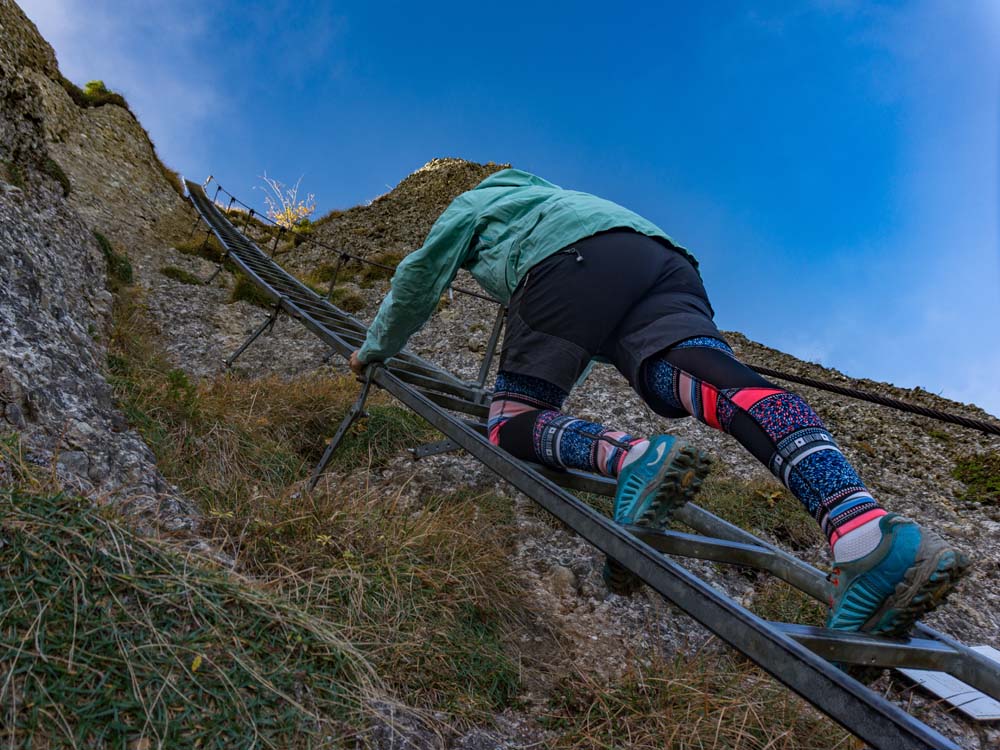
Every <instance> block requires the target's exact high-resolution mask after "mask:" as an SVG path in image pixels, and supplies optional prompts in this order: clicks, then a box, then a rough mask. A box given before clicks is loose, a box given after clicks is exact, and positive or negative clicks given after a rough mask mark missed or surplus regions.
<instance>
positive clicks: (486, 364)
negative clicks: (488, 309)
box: [476, 305, 507, 403]
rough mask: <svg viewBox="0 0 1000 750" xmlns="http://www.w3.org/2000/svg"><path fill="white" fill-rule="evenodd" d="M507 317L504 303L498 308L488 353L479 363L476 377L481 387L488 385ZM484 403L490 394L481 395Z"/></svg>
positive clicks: (488, 344) (487, 348) (487, 346)
mask: <svg viewBox="0 0 1000 750" xmlns="http://www.w3.org/2000/svg"><path fill="white" fill-rule="evenodd" d="M506 317H507V308H506V307H505V306H503V305H501V306H500V308H499V309H498V310H497V316H496V318H495V319H494V320H493V330H492V331H490V340H489V343H487V344H486V355H485V356H484V357H483V362H482V364H480V365H479V377H478V378H476V383H477V384H478V385H479V387H480V388H484V387H485V386H486V378H487V377H488V376H489V374H490V365H492V364H493V357H495V356H496V350H497V342H498V341H499V340H500V334H501V332H502V331H503V324H504V319H505V318H506ZM480 398H481V401H482V403H486V401H487V400H488V394H486V393H483V394H482V395H481V396H480Z"/></svg>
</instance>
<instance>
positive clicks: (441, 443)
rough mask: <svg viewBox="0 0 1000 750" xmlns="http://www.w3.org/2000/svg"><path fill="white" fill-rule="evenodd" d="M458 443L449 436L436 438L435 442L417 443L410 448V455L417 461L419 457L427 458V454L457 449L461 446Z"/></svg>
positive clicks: (432, 454)
mask: <svg viewBox="0 0 1000 750" xmlns="http://www.w3.org/2000/svg"><path fill="white" fill-rule="evenodd" d="M461 447H462V446H460V445H459V444H458V443H456V442H455V441H454V440H452V439H451V438H445V439H444V440H438V441H437V442H436V443H424V444H423V445H418V446H417V447H416V448H410V449H409V450H410V455H411V456H413V460H414V461H417V460H419V459H421V458H427V457H428V456H437V455H438V454H441V453H451V452H452V451H457V450H459V449H460V448H461Z"/></svg>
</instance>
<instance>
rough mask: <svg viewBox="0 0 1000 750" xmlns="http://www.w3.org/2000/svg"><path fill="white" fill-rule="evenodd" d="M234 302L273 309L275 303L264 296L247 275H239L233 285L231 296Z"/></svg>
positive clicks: (230, 298) (230, 299)
mask: <svg viewBox="0 0 1000 750" xmlns="http://www.w3.org/2000/svg"><path fill="white" fill-rule="evenodd" d="M229 301H230V302H231V303H232V302H240V301H242V302H249V303H250V304H251V305H257V306H258V307H271V306H273V305H274V301H273V300H272V299H271V298H270V297H268V296H267V295H266V294H264V292H263V290H261V288H260V287H259V286H257V285H256V284H255V283H253V281H251V280H250V277H249V276H247V275H246V274H242V273H237V274H236V282H235V283H234V284H233V292H232V294H231V295H230V296H229Z"/></svg>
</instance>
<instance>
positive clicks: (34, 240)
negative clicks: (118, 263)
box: [0, 0, 194, 529]
mask: <svg viewBox="0 0 1000 750" xmlns="http://www.w3.org/2000/svg"><path fill="white" fill-rule="evenodd" d="M0 35H2V36H0V39H2V44H0V433H17V434H18V435H19V436H20V439H21V444H22V446H23V448H24V449H25V451H26V454H27V459H28V460H29V461H31V462H34V463H38V464H42V465H45V466H51V467H52V468H53V470H54V471H55V472H56V474H57V476H58V478H59V479H60V480H61V482H62V483H63V484H64V485H65V486H66V487H67V488H70V489H73V490H75V491H79V492H83V493H86V494H89V495H91V496H92V497H95V498H101V499H104V500H107V501H111V502H114V503H115V504H116V505H117V506H118V507H119V508H120V509H122V510H123V511H124V512H126V513H127V514H129V515H132V516H134V517H135V518H136V519H137V520H139V521H141V522H142V523H144V524H147V525H150V526H153V525H155V526H159V527H166V528H168V529H182V528H190V527H191V526H192V525H193V519H194V516H193V512H192V509H191V508H190V507H189V506H188V505H187V504H186V503H185V502H184V501H183V500H182V499H180V498H179V497H178V496H177V494H176V492H175V491H174V490H173V489H172V488H171V487H170V486H169V485H168V484H167V483H166V482H165V481H164V479H163V477H162V476H161V475H160V474H159V473H158V472H157V471H156V468H155V462H154V458H153V455H152V454H151V452H150V451H149V449H148V448H147V447H146V445H145V444H144V443H143V442H142V440H141V439H140V438H139V436H138V435H137V434H136V433H135V432H133V431H131V430H128V429H126V428H125V420H124V419H123V417H122V415H121V414H120V413H119V412H118V411H117V410H116V409H115V407H114V404H113V401H112V394H111V389H110V388H109V386H108V384H107V382H106V380H105V379H104V377H103V375H102V371H103V367H104V359H105V347H104V345H103V343H102V341H101V340H102V337H103V336H104V334H105V333H106V330H107V326H108V320H109V316H110V313H111V302H112V298H111V295H110V294H109V293H108V292H107V291H106V289H105V285H106V280H107V279H106V277H107V270H106V261H105V258H104V256H103V254H102V252H101V250H100V249H99V246H98V244H97V242H96V241H95V238H94V235H93V233H92V229H100V230H102V231H107V230H109V225H107V224H106V223H104V222H102V221H100V220H99V217H98V216H97V215H96V214H91V215H89V216H88V215H85V214H84V215H81V212H80V211H78V210H77V209H76V208H75V207H74V206H73V205H72V203H71V202H70V201H68V200H67V199H66V197H65V195H64V188H63V187H62V185H61V184H60V182H59V180H58V179H57V178H56V177H54V176H53V173H54V171H55V170H54V169H53V167H52V166H51V163H50V161H51V160H52V154H51V152H50V151H49V149H48V144H47V142H46V135H47V134H48V135H50V136H51V130H50V129H49V127H48V125H47V123H48V122H49V117H50V114H49V112H48V111H47V110H46V108H45V101H44V99H43V97H42V96H41V94H40V88H39V87H40V85H42V86H49V87H56V88H58V89H59V92H60V93H61V94H62V96H63V97H66V94H65V92H63V91H62V89H61V88H60V87H59V86H58V84H57V83H55V82H54V81H53V78H54V77H56V76H57V75H58V69H57V68H56V64H55V56H54V54H53V53H52V50H51V48H50V47H49V46H48V44H46V43H45V41H44V40H43V39H42V38H41V37H40V36H39V35H38V33H37V30H36V29H35V27H34V25H33V24H31V22H30V21H29V20H28V19H27V18H26V17H24V15H23V13H21V11H20V9H19V8H18V7H17V6H16V5H14V4H13V3H12V2H10V0H0ZM67 101H69V99H68V97H67ZM70 103H71V102H70ZM71 104H72V103H71ZM108 109H119V110H120V108H118V107H109V108H108ZM111 116H112V117H114V116H115V115H111ZM127 116H128V117H129V119H131V116H130V115H127ZM132 123H133V130H135V129H138V132H139V133H142V130H141V128H138V125H136V124H135V123H134V120H132ZM65 132H66V133H67V134H68V133H69V132H70V129H69V127H68V126H67V129H66V131H65ZM74 132H76V131H74ZM143 135H144V134H143ZM89 158H91V159H96V158H98V156H97V155H94V154H91V156H90V157H89ZM67 171H68V170H67ZM97 174H100V172H97ZM161 180H162V178H161ZM80 192H83V191H80ZM178 202H179V201H178ZM119 215H121V214H119ZM111 229H112V230H113V227H112V228H111ZM0 476H2V472H0Z"/></svg>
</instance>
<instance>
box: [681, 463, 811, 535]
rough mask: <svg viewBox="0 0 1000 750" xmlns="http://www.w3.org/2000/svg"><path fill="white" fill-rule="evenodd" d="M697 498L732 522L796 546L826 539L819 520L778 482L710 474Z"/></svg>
mask: <svg viewBox="0 0 1000 750" xmlns="http://www.w3.org/2000/svg"><path fill="white" fill-rule="evenodd" d="M697 502H698V504H699V505H701V506H702V507H703V508H705V509H706V510H709V511H711V512H712V513H715V514H716V515H718V516H722V517H723V518H725V519H726V520H727V521H729V522H730V523H734V524H736V525H737V526H741V527H742V528H744V529H746V530H748V531H750V532H752V533H754V534H758V535H761V534H762V535H764V536H765V537H769V538H770V539H772V540H773V541H776V542H778V543H780V544H782V545H784V546H786V547H789V548H791V549H792V550H802V549H807V548H809V547H812V546H814V545H816V544H818V543H820V542H822V541H823V537H822V534H821V532H820V530H819V526H818V525H817V524H816V521H815V520H813V518H812V516H810V515H809V514H808V513H807V512H806V511H805V509H804V508H803V507H802V504H801V503H800V502H799V501H798V500H796V499H795V497H794V496H793V495H792V494H791V493H790V492H789V491H788V490H786V489H785V488H784V487H782V486H781V485H779V484H777V483H776V482H772V481H769V480H755V481H750V482H748V481H745V480H739V479H716V478H715V477H712V476H710V477H709V478H708V480H707V481H706V482H705V484H704V486H703V487H702V489H701V491H700V492H699V493H698V498H697Z"/></svg>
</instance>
